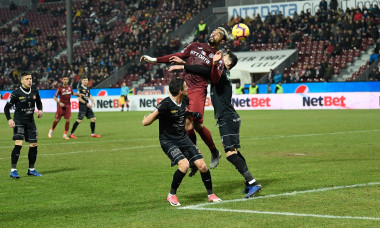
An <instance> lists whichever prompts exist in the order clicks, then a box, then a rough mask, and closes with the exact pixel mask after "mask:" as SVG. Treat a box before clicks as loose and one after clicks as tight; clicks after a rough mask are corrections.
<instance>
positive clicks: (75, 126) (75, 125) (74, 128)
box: [71, 121, 79, 134]
mask: <svg viewBox="0 0 380 228" xmlns="http://www.w3.org/2000/svg"><path fill="white" fill-rule="evenodd" d="M78 125H79V123H78V121H75V123H74V124H73V127H72V128H71V134H74V131H75V130H76V129H77V127H78Z"/></svg>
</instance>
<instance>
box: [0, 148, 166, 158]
mask: <svg viewBox="0 0 380 228" xmlns="http://www.w3.org/2000/svg"><path fill="white" fill-rule="evenodd" d="M159 146H160V145H149V146H133V147H121V148H112V149H108V148H104V149H99V150H79V151H70V152H63V153H52V154H38V156H56V155H65V154H79V153H94V152H100V151H118V150H133V149H141V148H150V147H159ZM20 157H28V156H20ZM3 159H9V157H7V158H0V160H3Z"/></svg>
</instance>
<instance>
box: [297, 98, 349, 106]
mask: <svg viewBox="0 0 380 228" xmlns="http://www.w3.org/2000/svg"><path fill="white" fill-rule="evenodd" d="M345 100H346V98H345V97H344V96H341V97H332V96H324V97H322V96H319V97H318V98H316V97H303V98H302V101H303V102H302V105H303V106H326V107H329V106H341V107H345V106H346V104H345V103H344V101H345Z"/></svg>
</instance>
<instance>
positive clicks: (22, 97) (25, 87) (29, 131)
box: [4, 72, 43, 179]
mask: <svg viewBox="0 0 380 228" xmlns="http://www.w3.org/2000/svg"><path fill="white" fill-rule="evenodd" d="M20 81H21V86H20V88H18V89H16V90H15V91H13V93H12V94H11V97H10V99H9V101H8V102H7V104H6V105H5V107H4V114H5V116H6V118H7V120H8V125H9V127H11V128H13V140H14V141H15V147H14V148H13V151H12V155H11V165H12V168H11V173H10V177H12V178H16V179H17V178H20V176H19V174H18V172H17V168H16V166H17V162H18V158H19V157H20V151H21V148H22V143H23V141H24V139H25V141H26V142H29V153H28V159H29V169H28V172H27V174H28V175H29V176H36V177H39V176H42V175H41V174H40V173H38V172H37V171H36V170H35V169H34V164H35V163H36V160H37V128H36V124H35V122H34V117H33V115H34V109H35V107H36V106H37V110H38V111H37V117H38V118H41V117H42V115H43V113H42V102H41V98H40V94H39V92H38V90H37V89H36V88H34V87H33V88H32V75H31V74H30V73H28V72H23V73H21V75H20ZM13 106H15V112H14V118H13V119H12V117H11V114H10V109H11V107H13Z"/></svg>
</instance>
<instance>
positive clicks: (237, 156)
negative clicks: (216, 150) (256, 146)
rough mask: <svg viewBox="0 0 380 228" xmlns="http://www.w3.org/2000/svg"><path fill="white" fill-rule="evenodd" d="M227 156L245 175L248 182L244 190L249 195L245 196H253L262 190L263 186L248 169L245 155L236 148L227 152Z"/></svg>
mask: <svg viewBox="0 0 380 228" xmlns="http://www.w3.org/2000/svg"><path fill="white" fill-rule="evenodd" d="M226 157H227V160H228V161H229V162H231V163H232V164H233V165H234V166H235V168H236V169H237V171H238V172H239V173H240V174H241V175H242V176H243V177H244V179H245V181H246V183H247V184H246V188H245V190H244V191H243V192H244V193H247V195H246V196H244V198H249V197H252V196H254V195H255V194H256V193H258V192H260V191H261V188H262V187H261V185H260V184H259V183H258V182H257V181H256V179H255V178H253V176H252V174H251V172H250V171H249V169H248V166H247V164H246V162H245V158H244V157H243V155H242V154H241V153H240V152H239V151H237V150H236V149H235V150H232V151H228V152H227V153H226Z"/></svg>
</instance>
